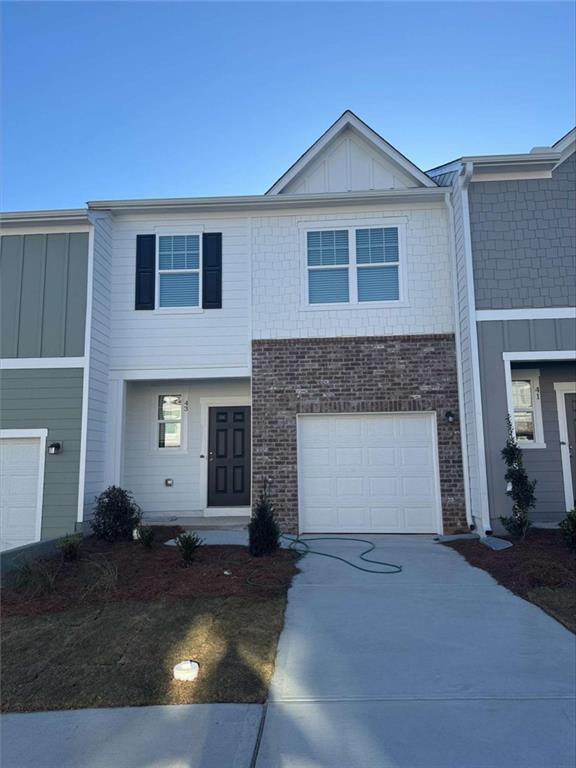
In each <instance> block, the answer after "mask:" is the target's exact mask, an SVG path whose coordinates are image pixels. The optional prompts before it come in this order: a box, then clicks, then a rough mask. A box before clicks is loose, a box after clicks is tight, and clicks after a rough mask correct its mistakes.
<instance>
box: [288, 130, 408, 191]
mask: <svg viewBox="0 0 576 768" xmlns="http://www.w3.org/2000/svg"><path fill="white" fill-rule="evenodd" d="M415 186H417V185H416V183H415V182H414V179H413V178H411V177H410V176H409V175H408V174H407V173H405V172H404V171H402V170H401V169H400V168H399V167H398V166H397V165H396V164H395V163H394V162H392V160H390V159H389V158H387V157H385V156H384V155H383V153H382V152H379V151H378V150H376V149H375V148H374V147H373V146H371V145H370V144H369V143H368V142H367V141H366V140H365V139H363V138H361V137H360V136H358V135H357V134H355V133H354V132H353V131H351V130H347V131H345V132H344V134H343V135H342V136H340V137H339V138H338V139H336V140H335V141H334V142H333V143H330V144H328V146H327V147H326V148H325V149H324V150H323V151H322V152H321V153H320V154H319V155H318V157H317V158H316V159H315V160H314V161H313V162H311V163H310V164H309V165H307V166H306V167H305V168H304V169H303V170H302V172H301V173H300V174H298V176H296V177H295V178H294V179H293V180H292V181H291V182H289V183H288V184H287V185H286V187H285V188H284V189H283V190H282V194H305V193H310V194H313V193H319V192H350V191H361V190H368V189H406V188H407V187H415Z"/></svg>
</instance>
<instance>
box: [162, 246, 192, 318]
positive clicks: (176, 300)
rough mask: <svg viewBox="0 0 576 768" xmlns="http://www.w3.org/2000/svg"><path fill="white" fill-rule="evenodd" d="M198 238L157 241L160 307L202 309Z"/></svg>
mask: <svg viewBox="0 0 576 768" xmlns="http://www.w3.org/2000/svg"><path fill="white" fill-rule="evenodd" d="M200 261H201V248H200V236H199V235H160V236H159V237H158V281H159V290H158V306H159V307H199V306H200Z"/></svg>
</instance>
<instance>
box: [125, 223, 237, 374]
mask: <svg viewBox="0 0 576 768" xmlns="http://www.w3.org/2000/svg"><path fill="white" fill-rule="evenodd" d="M187 229H189V230H191V231H206V232H222V259H223V295H222V309H212V310H206V311H198V310H196V311H193V312H184V311H182V310H176V311H174V312H167V311H165V310H164V311H161V312H155V311H135V309H134V281H135V265H136V236H137V235H139V234H151V233H155V232H157V231H158V230H161V231H162V232H164V233H166V234H167V233H168V232H169V231H174V232H176V233H184V232H185V231H186V230H187ZM249 264H250V261H249V225H248V220H247V219H246V218H244V219H242V218H221V217H220V218H216V217H213V218H209V217H204V218H202V219H198V218H193V217H190V216H183V215H176V214H174V215H167V214H165V215H164V216H160V215H158V216H155V217H150V216H133V217H128V216H118V217H117V218H116V219H115V222H114V235H113V260H112V307H111V312H112V324H111V332H110V366H111V369H112V370H126V369H137V370H144V369H159V368H163V369H171V368H173V369H180V370H181V369H183V368H196V369H201V368H235V367H238V368H243V369H244V370H246V368H248V367H249V365H250V268H249Z"/></svg>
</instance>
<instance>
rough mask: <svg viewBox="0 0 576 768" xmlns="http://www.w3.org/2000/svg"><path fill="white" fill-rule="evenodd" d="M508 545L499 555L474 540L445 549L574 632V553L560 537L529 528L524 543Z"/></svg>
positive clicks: (448, 544) (575, 617)
mask: <svg viewBox="0 0 576 768" xmlns="http://www.w3.org/2000/svg"><path fill="white" fill-rule="evenodd" d="M499 538H506V537H505V536H501V537H499ZM511 541H512V542H513V546H512V547H511V548H510V549H504V550H500V551H494V550H492V549H489V548H488V547H487V546H485V545H484V544H482V543H481V542H479V541H474V540H462V541H451V542H446V544H445V545H446V546H448V547H451V548H452V549H455V550H456V551H457V552H459V553H460V554H461V555H463V556H464V557H465V558H466V560H467V561H468V562H469V563H470V564H471V565H473V566H475V567H476V568H482V569H483V570H485V571H488V573H489V574H490V575H491V576H493V577H494V578H495V579H496V581H497V582H498V583H499V584H502V585H503V586H504V587H507V588H508V589H509V590H510V591H511V592H514V593H515V594H517V595H519V596H520V597H523V598H524V599H526V600H529V601H530V602H533V603H535V604H536V605H539V606H540V607H541V608H543V609H544V610H545V611H546V612H547V613H549V614H550V615H552V616H554V618H556V619H557V620H558V621H560V622H561V623H562V624H564V625H565V626H566V627H568V629H571V630H572V631H573V632H576V553H575V552H574V551H573V550H571V549H569V548H568V547H567V546H566V543H565V542H564V539H563V537H562V533H561V532H560V531H555V530H543V529H537V528H533V529H531V530H530V531H529V532H528V534H527V536H526V538H525V539H524V541H518V540H514V539H511Z"/></svg>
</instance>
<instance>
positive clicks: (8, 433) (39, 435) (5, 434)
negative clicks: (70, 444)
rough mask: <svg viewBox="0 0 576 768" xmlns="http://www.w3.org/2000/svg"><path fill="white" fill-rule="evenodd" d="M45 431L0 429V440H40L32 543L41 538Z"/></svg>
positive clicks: (46, 433) (46, 431) (46, 434)
mask: <svg viewBox="0 0 576 768" xmlns="http://www.w3.org/2000/svg"><path fill="white" fill-rule="evenodd" d="M47 437H48V430H47V429H44V428H42V429H0V438H4V439H6V438H16V439H17V438H35V439H37V440H40V460H39V462H38V486H37V502H36V527H35V531H34V534H35V537H36V538H35V539H34V542H31V543H32V544H33V543H35V542H36V541H40V539H41V538H42V513H43V508H44V473H45V468H46V440H47Z"/></svg>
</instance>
